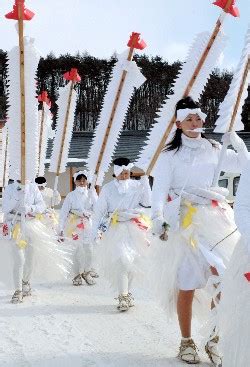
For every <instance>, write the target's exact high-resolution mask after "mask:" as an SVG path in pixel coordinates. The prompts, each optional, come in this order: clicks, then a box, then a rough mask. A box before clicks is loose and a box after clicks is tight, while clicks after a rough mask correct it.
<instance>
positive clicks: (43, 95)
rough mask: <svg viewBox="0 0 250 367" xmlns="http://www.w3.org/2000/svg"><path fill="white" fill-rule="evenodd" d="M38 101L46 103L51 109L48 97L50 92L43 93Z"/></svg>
mask: <svg viewBox="0 0 250 367" xmlns="http://www.w3.org/2000/svg"><path fill="white" fill-rule="evenodd" d="M37 99H38V102H45V103H46V104H47V106H48V107H49V108H50V107H51V101H50V99H49V97H48V92H46V91H42V93H41V94H39V96H38V97H37Z"/></svg>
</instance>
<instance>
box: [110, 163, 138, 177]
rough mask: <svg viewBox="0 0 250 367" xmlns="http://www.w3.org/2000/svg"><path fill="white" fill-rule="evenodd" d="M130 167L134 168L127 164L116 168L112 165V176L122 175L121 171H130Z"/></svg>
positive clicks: (131, 164)
mask: <svg viewBox="0 0 250 367" xmlns="http://www.w3.org/2000/svg"><path fill="white" fill-rule="evenodd" d="M132 167H134V165H133V163H129V164H128V165H127V166H125V165H123V166H117V165H115V164H114V174H115V176H116V177H117V176H119V175H120V174H121V173H122V171H130V170H131V168H132Z"/></svg>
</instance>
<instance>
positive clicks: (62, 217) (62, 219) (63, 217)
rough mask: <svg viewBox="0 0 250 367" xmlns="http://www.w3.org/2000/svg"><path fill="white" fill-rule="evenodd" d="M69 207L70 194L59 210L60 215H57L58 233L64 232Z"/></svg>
mask: <svg viewBox="0 0 250 367" xmlns="http://www.w3.org/2000/svg"><path fill="white" fill-rule="evenodd" d="M71 207H72V205H71V200H70V194H68V195H67V196H66V198H65V200H64V202H63V205H62V207H61V210H60V215H59V230H60V231H63V230H64V227H65V224H66V220H67V218H68V215H69V212H70V210H71Z"/></svg>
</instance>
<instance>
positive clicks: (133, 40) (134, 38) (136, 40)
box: [127, 32, 147, 50]
mask: <svg viewBox="0 0 250 367" xmlns="http://www.w3.org/2000/svg"><path fill="white" fill-rule="evenodd" d="M127 46H128V47H130V48H137V49H138V50H143V49H144V48H145V47H147V44H146V42H145V41H144V40H140V33H137V32H133V33H132V34H131V36H130V39H129V41H128V43H127Z"/></svg>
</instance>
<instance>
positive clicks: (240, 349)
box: [218, 239, 250, 367]
mask: <svg viewBox="0 0 250 367" xmlns="http://www.w3.org/2000/svg"><path fill="white" fill-rule="evenodd" d="M245 273H250V255H249V254H248V252H247V250H246V247H245V244H244V240H243V239H241V240H240V241H239V243H238V244H237V246H236V249H235V252H234V254H233V257H232V260H231V263H230V265H229V267H228V269H227V271H226V273H225V277H224V280H223V284H222V286H223V287H222V292H223V293H222V298H221V303H220V305H219V311H218V312H219V313H218V318H219V330H220V343H221V350H222V352H223V367H232V366H237V367H246V366H249V365H250V356H249V349H248V348H249V344H250V282H249V281H248V280H247V279H246V277H245V275H244V274H245Z"/></svg>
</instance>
